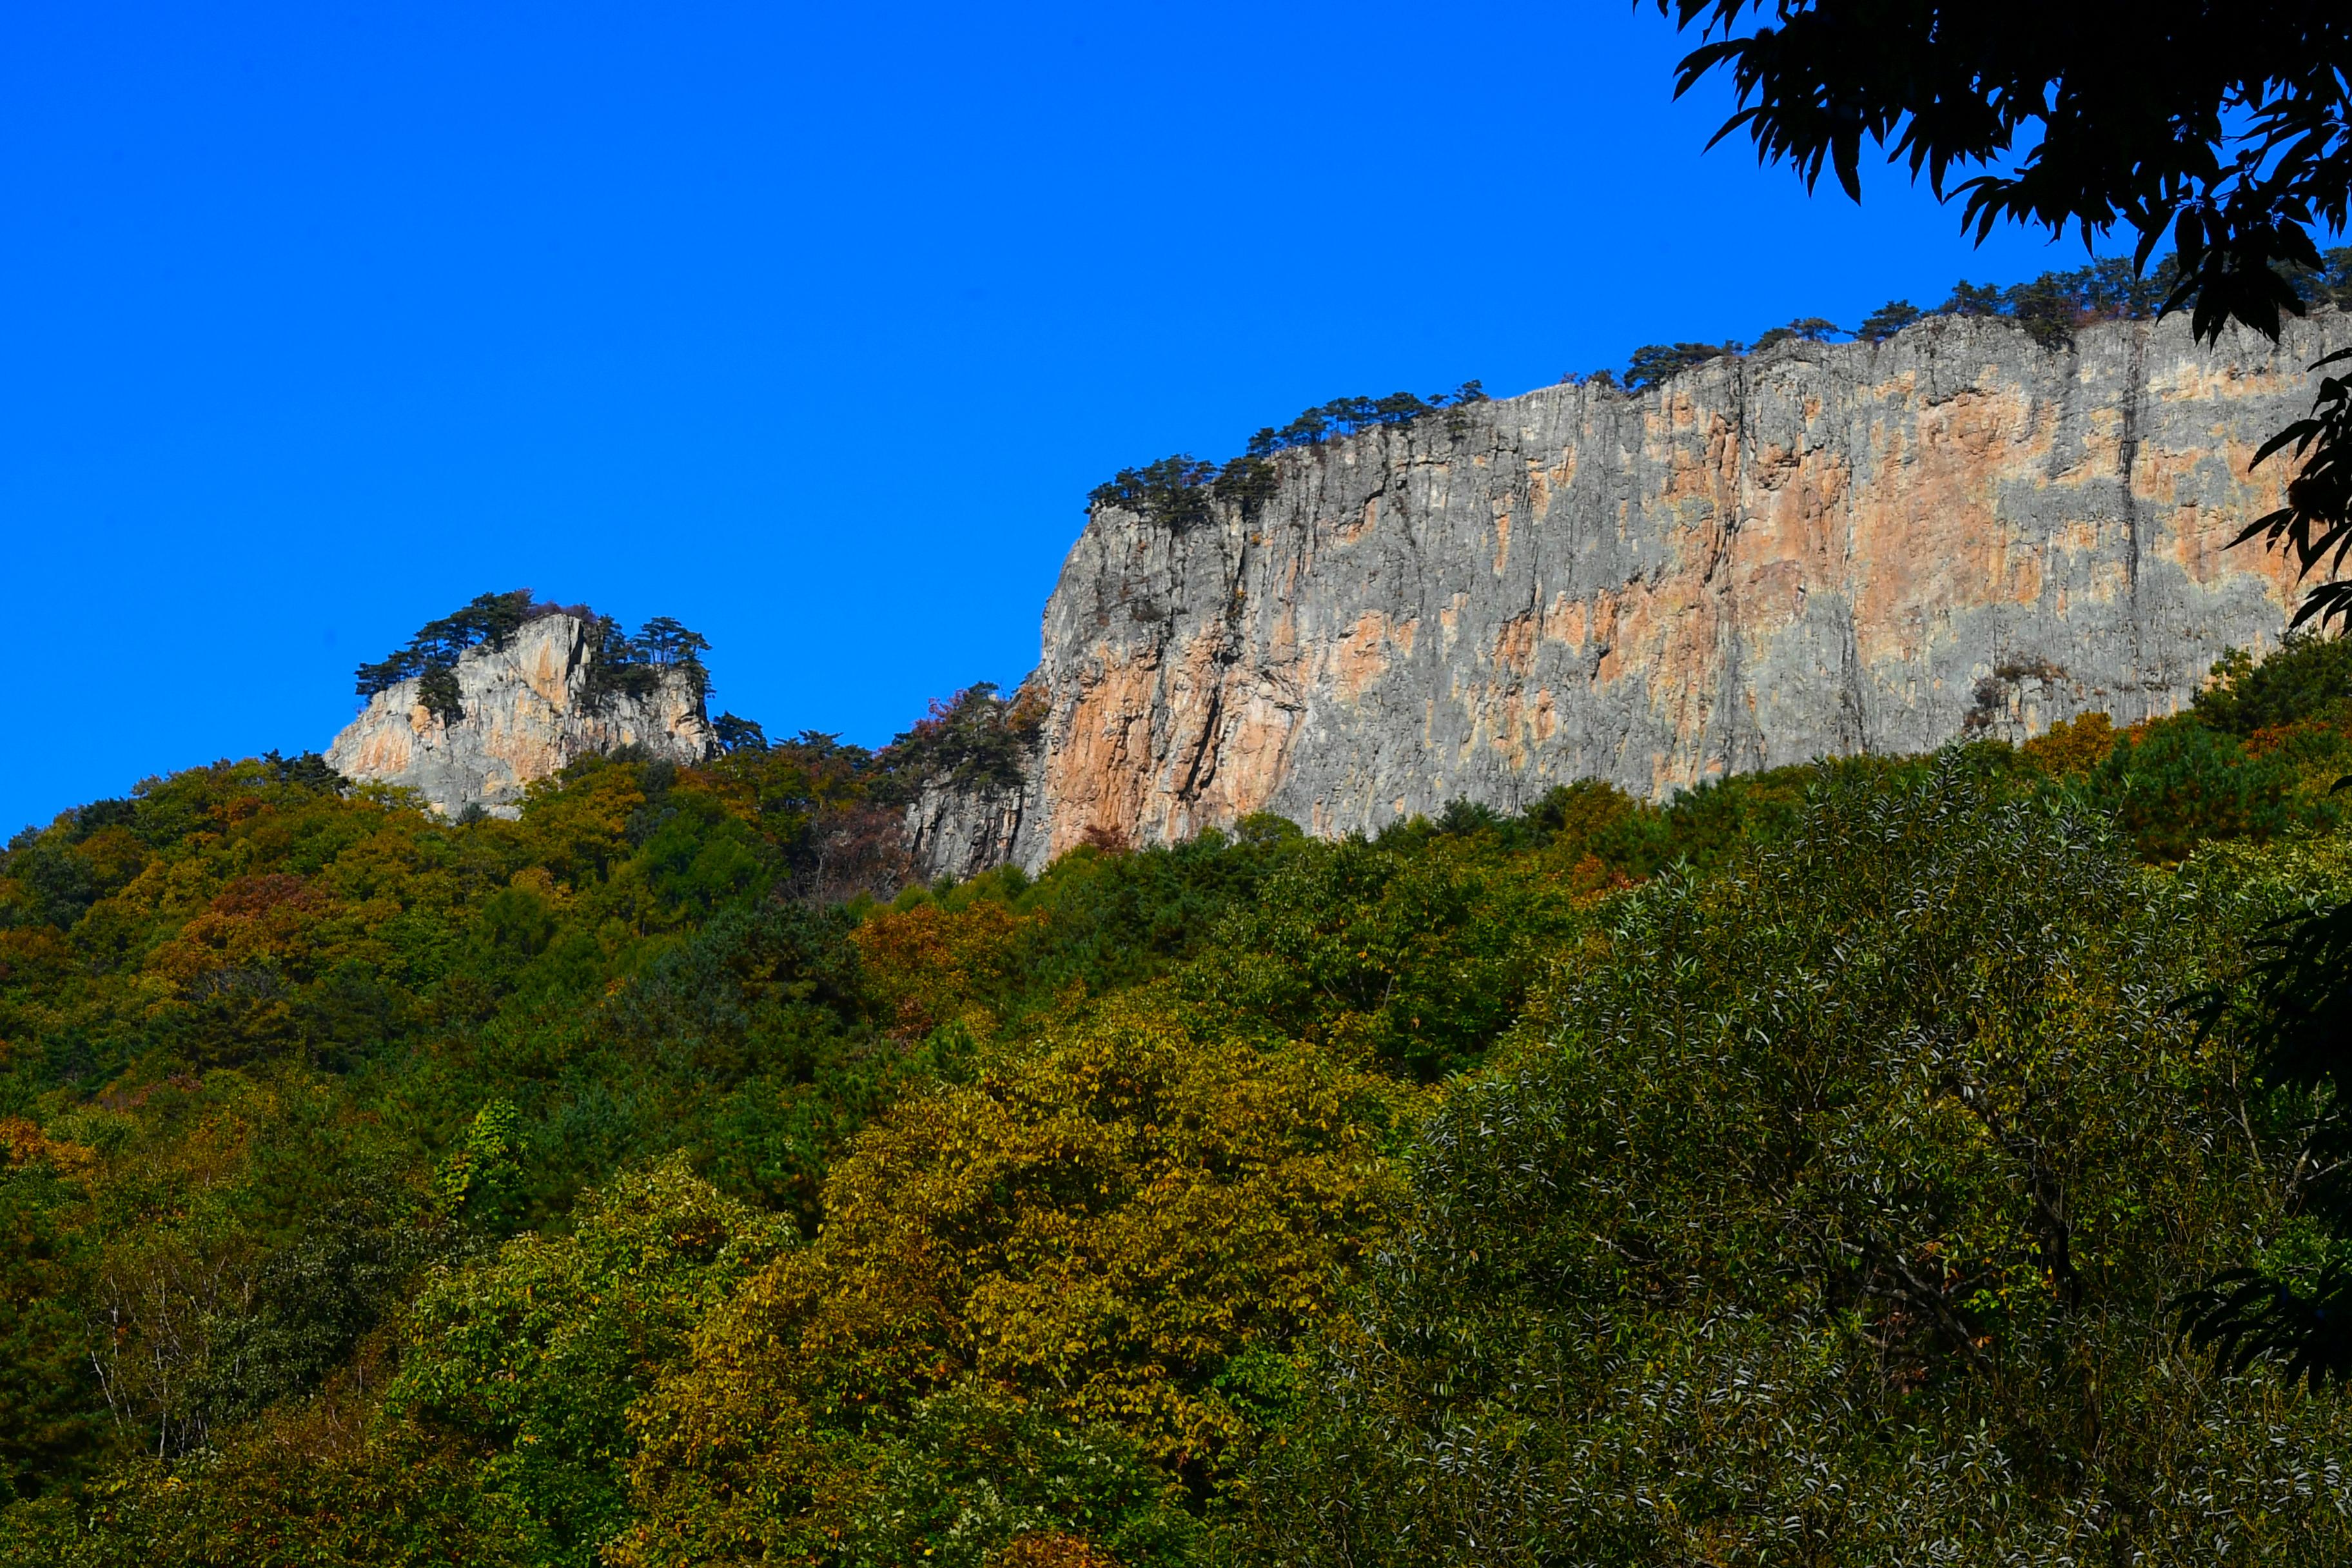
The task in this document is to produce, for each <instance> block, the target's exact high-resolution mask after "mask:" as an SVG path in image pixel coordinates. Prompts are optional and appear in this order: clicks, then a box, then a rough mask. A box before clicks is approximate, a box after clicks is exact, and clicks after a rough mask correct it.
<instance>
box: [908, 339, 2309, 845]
mask: <svg viewBox="0 0 2352 1568" xmlns="http://www.w3.org/2000/svg"><path fill="white" fill-rule="evenodd" d="M2347 344H2352V317H2347V316H2346V315H2342V314H2337V313H2333V312H2328V313H2323V314H2321V315H2320V316H2318V317H2316V318H2315V319H2314V320H2313V321H2307V322H2302V323H2295V324H2292V325H2290V327H2289V329H2288V332H2287V336H2286V339H2285V342H2284V343H2282V344H2281V345H2280V346H2279V347H2278V348H2277V349H2276V350H2273V348H2272V347H2271V345H2269V344H2268V343H2266V342H2262V341H2261V340H2259V339H2252V338H2239V339H2236V340H2234V341H2231V342H2224V343H2223V344H2222V345H2221V347H2220V348H2218V349H2206V348H2200V346H2198V345H2197V344H2196V343H2195V342H2192V340H2191V339H2190V337H2189V331H2188V329H2187V327H2186V326H2185V325H2184V324H2182V323H2181V322H2179V321H2167V322H2165V323H2162V324H2159V325H2149V324H2147V323H2115V324H2110V325H2104V326H2098V327H2094V328H2090V329H2088V330H2086V331H2084V332H2083V333H2081V334H2080V337H2079V340H2078V341H2077V342H2076V343H2075V344H2074V347H2073V348H2072V349H2070V350H2062V351H2053V350H2049V349H2044V348H2042V347H2040V346H2038V345H2037V344H2035V343H2034V342H2032V340H2031V339H2030V338H2028V337H2027V336H2026V335H2025V334H2024V333H2023V332H2021V331H2019V330H2017V329H2016V328H2014V327H2012V326H2011V325H2008V324H2006V323H2004V322H2000V321H1985V320H1966V319H1958V318H1936V319H1931V320H1929V321H1925V322H1922V323H1920V324H1919V325H1916V326H1914V327H1912V328H1910V329H1908V330H1906V331H1904V332H1902V333H1901V334H1899V335H1898V336H1896V337H1895V338H1894V339H1892V340H1891V341H1889V342H1884V343H1880V344H1876V345H1871V344H1862V343H1849V344H1804V343H1797V344H1790V345H1785V346H1782V347H1780V348H1778V349H1775V350H1773V351H1770V352H1768V353H1759V354H1756V355H1753V356H1750V357H1748V358H1743V359H1726V360H1718V361H1715V362H1713V363H1709V364H1707V365H1706V366H1704V367H1703V368H1700V369H1698V370H1695V371H1692V372H1689V373H1686V374H1683V375H1680V376H1677V377H1675V379H1673V380H1672V381H1670V382H1668V383H1667V384H1665V385H1664V386H1662V387H1659V388H1656V389H1654V390H1650V391H1645V392H1643V393H1640V394H1637V395H1627V394H1624V393H1621V392H1618V391H1615V390H1613V389H1609V388H1606V387H1601V386H1594V385H1560V386H1555V387H1548V388H1545V389H1544V390H1542V391H1539V392H1534V393H1530V394H1528V395H1525V396H1522V397H1515V398H1511V399H1508V400H1505V401H1497V402H1493V403H1487V404H1481V405H1470V406H1468V407H1465V408H1463V409H1460V410H1456V411H1450V412H1449V413H1447V414H1445V415H1443V416H1426V417H1423V418H1422V419H1419V420H1417V421H1415V422H1413V423H1412V424H1410V425H1405V426H1392V427H1390V428H1385V429H1381V430H1377V431H1372V432H1369V433H1366V434H1362V435H1359V436H1356V437H1350V438H1349V439H1345V440H1339V441H1333V442H1330V443H1328V444H1327V445H1324V446H1321V447H1303V448H1297V449H1294V450H1291V451H1288V452H1285V453H1283V454H1281V455H1280V456H1279V457H1278V458H1277V459H1276V462H1277V465H1278V468H1279V483H1278V487H1277V488H1276V491H1275V493H1274V494H1273V495H1272V496H1271V497H1270V498H1268V499H1265V500H1263V501H1262V502H1260V503H1259V504H1257V505H1256V506H1255V507H1253V508H1251V509H1250V510H1247V511H1246V512H1245V511H1244V510H1242V509H1240V508H1239V507H1236V506H1234V505H1230V504H1223V503H1220V504H1219V505H1217V506H1216V507H1215V508H1214V509H1213V516H1212V518H1211V519H1210V520H1209V521H1203V522H1196V523H1194V524H1193V525H1192V526H1190V527H1187V528H1184V529H1182V530H1181V531H1179V530H1174V529H1171V528H1170V527H1167V526H1164V525H1162V524H1160V523H1159V522H1156V521H1154V520H1153V519H1152V518H1150V517H1149V516H1144V515H1139V514H1138V513H1135V512H1132V511H1127V510H1118V509H1116V508H1112V507H1099V508H1097V510H1095V512H1094V513H1093V515H1092V516H1091V517H1090V518H1089V520H1088V521H1087V526H1086V530H1085V531H1084V533H1083V534H1081V536H1080V537H1079V539H1078V542H1077V543H1076V547H1075V548H1073V549H1072V551H1071V552H1070V555H1069V559H1068V561H1067V563H1066V564H1065V565H1064V567H1063V569H1062V575H1061V580H1060V583H1059V584H1058V585H1057V586H1056V587H1055V591H1054V595H1053V597H1052V599H1051V601H1050V602H1049V603H1048V605H1046V609H1045V635H1044V647H1043V661H1042V664H1041V667H1040V668H1039V670H1038V672H1037V674H1036V675H1035V676H1034V677H1033V679H1034V681H1036V682H1038V683H1039V685H1040V687H1041V689H1042V690H1043V693H1044V697H1045V703H1046V706H1047V710H1048V716H1047V718H1046V720H1045V728H1044V731H1043V734H1042V736H1041V738H1040V743H1039V746H1038V749H1037V752H1036V755H1035V758H1034V763H1033V765H1032V767H1031V770H1030V775H1029V780H1028V784H1027V786H1026V787H1025V788H1024V790H1022V791H1020V792H1017V795H1016V796H1015V797H1013V798H1010V799H1007V800H1000V801H992V802H988V803H966V804H965V805H951V804H949V803H932V804H931V805H929V806H928V807H919V809H918V815H919V816H923V817H924V818H925V820H926V821H927V822H928V823H929V826H923V825H922V824H920V823H919V824H916V825H915V826H916V830H917V832H918V833H919V834H920V835H923V836H925V837H927V839H928V842H929V844H931V845H934V846H938V847H940V851H941V853H940V857H939V866H940V867H944V866H945V865H946V864H947V862H948V861H949V860H950V859H952V860H953V861H954V862H955V867H954V868H956V869H959V870H963V869H968V868H972V866H973V863H974V862H975V861H976V860H978V859H981V858H986V857H987V856H989V855H992V854H998V853H1001V854H1002V855H1003V857H1005V858H1012V859H1014V860H1017V861H1019V862H1021V863H1023V864H1024V865H1027V866H1029V867H1031V868H1034V867H1036V866H1039V865H1041V864H1043V863H1044V862H1045V860H1047V859H1049V858H1052V857H1053V856H1055V855H1056V854H1059V853H1061V852H1062V851H1064V850H1066V849H1068V848H1070V847H1073V846H1074V845H1076V844H1078V843H1080V842H1083V841H1085V840H1086V839H1087V837H1089V836H1092V837H1096V838H1097V839H1106V838H1107V839H1109V840H1114V841H1124V842H1128V843H1133V844H1139V845H1141V844H1151V843H1158V842H1166V841H1170V840H1174V839H1178V838H1181V837H1187V836H1189V835H1191V834H1193V833H1196V832H1198V831H1199V830H1201V829H1202V828H1204V827H1208V826H1220V825H1224V824H1229V823H1231V822H1233V821H1234V820H1235V819H1236V818H1238V817H1240V816H1244V815H1246V814H1248V813H1252V812H1259V811H1270V812H1276V813H1279V814H1281V815H1283V816H1288V817H1291V818H1292V819H1294V820H1296V821H1297V822H1299V823H1301V824H1302V825H1305V826H1307V827H1309V828H1310V829H1311V830H1313V831H1315V832H1318V833H1323V834H1337V833H1344V832H1348V831H1350V830H1353V829H1367V830H1377V829H1379V828H1380V827H1381V826H1384V825H1386V824H1388V823H1390V822H1392V821H1395V820H1397V819H1398V818H1400V817H1402V816H1410V815H1412V814H1414V813H1430V812H1434V811H1436V810H1438V809H1440V808H1441V807H1443V806H1444V804H1445V803H1447V802H1448V801H1451V800H1454V799H1455V798H1459V797H1467V798H1468V799H1471V800H1474V801H1478V802H1482V803H1485V804H1487V805H1494V806H1496V807H1498V808H1513V807H1517V806H1520V805H1524V804H1525V803H1527V802H1529V801H1531V800H1533V799H1534V798H1535V797H1537V796H1538V795H1541V794H1542V793H1543V792H1544V791H1545V790H1546V789H1548V788H1549V787H1550V786H1551V785H1553V784H1557V783H1560V782H1564V781H1568V780H1572V779H1578V778H1587V777H1597V778H1602V779H1607V780H1610V781H1612V782H1613V783H1615V784H1619V785H1621V786H1622V787H1623V788H1625V789H1627V790H1629V791H1632V792H1633V793H1635V794H1637V795H1645V796H1651V797H1659V796H1664V795H1669V794H1671V793H1673V792H1674V791H1675V790H1678V789H1681V788H1684V787H1685V786H1688V785H1691V784H1696V783H1698V782H1700V781H1702V780H1706V779H1710V778H1715V777H1717V776H1720V775H1722V774H1724V773H1730V772H1734V771H1738V770H1744V769H1753V768H1763V767H1770V766H1775V765H1778V764H1781V763H1794V762H1801V761H1803V760H1806V759H1809V758H1811V757H1814V756H1817V755H1822V754H1832V755H1843V754H1849V753H1854V752H1916V751H1921V750H1926V749H1928V748H1932V747H1934V746H1936V745H1938V744H1940V743H1942V742H1945V741H1947V740H1949V739H1951V738H1952V737H1953V736H1955V735H1958V734H1961V733H1964V732H1981V733H1989V734H1994V735H2002V736H2010V737H2019V736H2023V735H2026V734H2031V733H2033V732H2036V731H2041V730H2042V729H2044V728H2046V727H2047V726H2048V725H2049V724H2051V723H2053V722H2054V721H2058V720H2061V719H2064V718H2067V717H2069V716H2071V715H2073V714H2075V713H2078V712H2084V711H2087V710H2105V712H2107V713H2109V714H2110V715H2112V716H2113V717H2114V718H2115V719H2116V721H2117V722H2119V723H2129V722H2131V721H2136V720H2139V719H2143V718H2147V717H2151V716H2157V715H2162V714H2167V713H2170V712H2173V711H2175V710H2178V709H2179V708H2180V707H2181V706H2182V705H2183V704H2184V703H2185V702H2186V701H2187V700H2188V699H2189V696H2190V695H2191V694H2192V693H2193V692H2194V691H2196V689H2198V687H2199V685H2200V682H2201V680H2202V679H2203V678H2204V677H2205V675H2206V672H2207V669H2208V667H2209V666H2210V663H2211V662H2212V660H2213V659H2214V658H2216V657H2217V656H2218V655H2219V654H2220V652H2221V650H2222V649H2223V648H2224V647H2230V646H2232V645H2235V646H2240V647H2249V648H2255V649H2259V648H2263V647H2269V646H2271V645H2272V644H2273V643H2275V641H2276V640H2277V638H2278V637H2279V635H2280V633H2281V631H2282V628H2283V626H2284V623H2285V620H2286V616H2287V611H2288V608H2289V605H2290V604H2291V602H2292V600H2293V597H2294V581H2293V574H2292V572H2291V570H2290V569H2289V568H2288V566H2287V565H2286V564H2285V563H2284V562H2283V561H2282V560H2281V558H2280V557H2279V556H2277V555H2275V554H2273V553H2269V552H2264V551H2263V550H2262V549H2261V548H2260V547H2259V546H2256V545H2247V546H2243V547H2241V548H2238V549H2234V550H2233V549H2231V548H2229V544H2230V541H2231V539H2232V538H2233V537H2234V536H2235V535H2236V533H2237V532H2238V531H2239V530H2240V529H2241V528H2242V527H2243V526H2244V525H2245V523H2246V522H2247V521H2249V520H2251V519H2252V518H2253V517H2255V516H2258V515H2260V514H2261V513H2262V512H2263V511H2265V510H2269V509H2270V508H2271V507H2273V506H2274V505H2275V504H2276V503H2277V498H2278V496H2279V493H2280V491H2281V489H2282V488H2283V486H2284V480H2285V479H2286V477H2287V475H2288V473H2289V471H2290V469H2289V466H2288V464H2287V463H2286V462H2285V461H2284V459H2279V460H2273V463H2271V464H2269V465H2267V466H2265V467H2264V468H2263V469H2262V470H2260V472H2259V475H2258V476H2255V477H2250V476H2249V473H2248V464H2249V461H2250V459H2251V458H2252V456H2253V454H2254V451H2255V449H2256V447H2259V446H2260V444H2261V443H2262V441H2263V439H2264V438H2265V437H2268V436H2269V435H2270V434H2271V433H2272V432H2273V431H2274V430H2276V429H2277V428H2279V427H2280V426H2282V425H2283V424H2284V423H2285V422H2287V421H2288V420H2290V419H2292V418H2294V417H2297V416H2300V415H2301V414H2302V413H2303V412H2304V411H2305V408H2306V406H2307V404H2308V401H2309V397H2310V393H2311V388H2310V385H2309V382H2308V378H2307V377H2306V375H2305V374H2304V372H2303V368H2302V367H2304V366H2305V365H2307V364H2308V363H2310V362H2311V361H2312V360H2313V359H2315V358H2316V357H2318V356H2319V355H2320V354H2322V353H2326V352H2328V351H2330V350H2332V349H2336V348H2339V347H2343V346H2346V345H2347ZM998 844H1003V846H1004V847H1003V849H1002V851H1001V852H1000V851H999V850H997V849H996V848H995V846H996V845H998ZM950 847H952V853H951V854H950V853H948V851H949V849H950ZM919 864H923V865H924V866H925V868H926V870H927V871H929V870H932V869H936V868H939V867H934V866H933V865H931V864H929V862H926V861H921V860H919Z"/></svg>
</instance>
